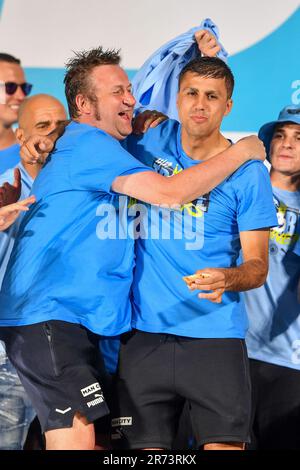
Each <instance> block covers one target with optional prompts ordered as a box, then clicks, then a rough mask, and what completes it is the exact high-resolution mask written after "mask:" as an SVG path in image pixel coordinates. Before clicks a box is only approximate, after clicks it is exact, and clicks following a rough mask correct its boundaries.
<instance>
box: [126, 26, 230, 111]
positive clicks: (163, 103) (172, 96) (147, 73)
mask: <svg viewBox="0 0 300 470" xmlns="http://www.w3.org/2000/svg"><path fill="white" fill-rule="evenodd" d="M200 29H207V30H208V31H210V32H211V33H213V34H214V35H215V37H216V38H217V39H218V40H219V29H218V27H217V25H215V23H213V22H212V21H211V20H210V19H209V18H206V19H205V20H203V21H202V23H201V24H200V25H199V26H196V27H195V28H192V29H190V30H189V31H187V32H186V33H184V34H181V35H180V36H177V37H176V38H175V39H172V40H171V41H169V42H168V43H167V44H165V45H164V46H162V47H160V48H159V49H158V50H157V51H156V52H154V54H152V55H151V57H150V58H149V59H148V60H147V61H146V62H145V63H144V65H142V67H141V68H140V70H139V71H138V72H137V74H136V75H135V76H134V78H133V80H132V85H133V94H134V96H135V98H136V100H137V104H136V110H137V112H141V111H143V110H145V109H155V110H156V111H160V112H162V113H164V114H167V115H168V116H169V118H171V119H177V120H178V114H177V109H176V94H177V89H178V75H179V73H180V71H181V70H182V69H183V67H184V66H185V65H186V64H187V63H188V62H190V61H191V60H192V59H194V58H195V57H196V56H197V55H198V54H199V49H198V45H197V42H196V41H195V37H194V34H195V32H197V31H199V30H200ZM220 46H221V50H220V52H219V53H218V57H219V58H220V59H222V60H224V61H226V59H227V56H228V53H227V52H226V50H225V49H224V47H223V46H222V44H220Z"/></svg>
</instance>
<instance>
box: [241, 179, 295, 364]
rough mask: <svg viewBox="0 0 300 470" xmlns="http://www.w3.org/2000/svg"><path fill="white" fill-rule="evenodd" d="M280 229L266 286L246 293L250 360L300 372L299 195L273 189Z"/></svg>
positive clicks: (273, 242) (272, 248)
mask: <svg viewBox="0 0 300 470" xmlns="http://www.w3.org/2000/svg"><path fill="white" fill-rule="evenodd" d="M273 193H274V199H275V203H276V208H277V217H278V226H277V227H275V228H273V229H272V230H271V232H270V248H269V250H270V256H269V274H268V278H267V281H266V283H265V284H264V285H263V286H262V287H260V288H258V289H254V290H252V291H249V292H245V294H244V296H245V301H246V308H247V312H248V316H249V331H248V334H247V337H246V340H247V347H248V352H249V357H251V358H253V359H257V360H261V361H265V362H269V363H271V364H277V365H280V366H284V367H290V368H292V369H298V370H300V240H299V238H300V191H296V192H290V191H284V190H282V189H278V188H276V187H273Z"/></svg>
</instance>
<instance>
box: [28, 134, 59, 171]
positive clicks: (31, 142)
mask: <svg viewBox="0 0 300 470" xmlns="http://www.w3.org/2000/svg"><path fill="white" fill-rule="evenodd" d="M54 144H55V141H53V139H51V138H50V137H47V136H42V135H32V136H30V137H29V138H28V139H27V140H24V142H23V143H22V145H21V148H20V155H21V159H22V160H24V161H25V163H29V164H31V165H34V164H36V163H40V164H43V163H45V161H46V159H47V157H48V155H49V153H50V152H51V151H52V150H53V147H54Z"/></svg>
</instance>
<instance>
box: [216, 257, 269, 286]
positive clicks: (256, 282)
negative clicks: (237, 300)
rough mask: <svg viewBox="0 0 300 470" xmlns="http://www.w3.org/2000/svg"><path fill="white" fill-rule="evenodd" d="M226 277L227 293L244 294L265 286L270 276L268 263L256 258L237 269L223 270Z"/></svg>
mask: <svg viewBox="0 0 300 470" xmlns="http://www.w3.org/2000/svg"><path fill="white" fill-rule="evenodd" d="M221 271H222V272H223V273H224V275H225V291H232V292H243V291H246V290H250V289H255V288H257V287H260V286H262V285H263V284H264V282H265V280H266V277H267V274H268V263H267V262H266V261H263V260H261V259H260V258H254V259H251V260H249V261H246V262H245V263H243V264H241V265H240V266H238V267H236V268H221Z"/></svg>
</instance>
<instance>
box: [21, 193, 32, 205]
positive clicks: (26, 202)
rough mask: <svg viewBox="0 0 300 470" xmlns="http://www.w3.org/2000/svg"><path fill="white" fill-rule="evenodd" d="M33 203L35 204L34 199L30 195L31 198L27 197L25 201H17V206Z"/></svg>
mask: <svg viewBox="0 0 300 470" xmlns="http://www.w3.org/2000/svg"><path fill="white" fill-rule="evenodd" d="M34 202H36V199H35V196H34V195H32V196H28V197H27V198H26V199H22V201H19V202H18V203H17V204H21V205H28V204H33V203H34Z"/></svg>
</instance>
